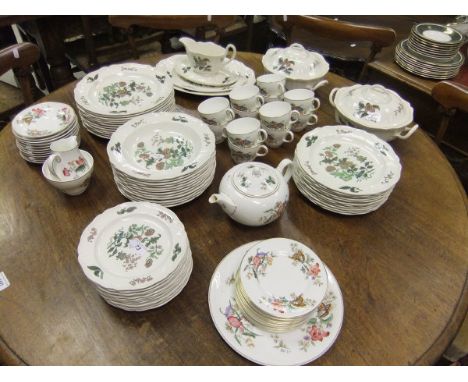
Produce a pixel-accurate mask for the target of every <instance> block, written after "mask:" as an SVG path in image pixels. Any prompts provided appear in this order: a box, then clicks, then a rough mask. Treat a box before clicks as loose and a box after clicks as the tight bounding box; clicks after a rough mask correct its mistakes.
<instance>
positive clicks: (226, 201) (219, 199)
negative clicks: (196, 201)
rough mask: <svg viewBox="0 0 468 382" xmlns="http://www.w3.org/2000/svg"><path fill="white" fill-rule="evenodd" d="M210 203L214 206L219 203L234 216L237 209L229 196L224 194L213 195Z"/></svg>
mask: <svg viewBox="0 0 468 382" xmlns="http://www.w3.org/2000/svg"><path fill="white" fill-rule="evenodd" d="M208 201H209V202H210V203H212V204H213V203H218V204H219V205H220V206H221V207H222V208H223V210H224V211H225V212H226V213H228V214H233V213H234V212H235V211H236V208H237V207H236V205H235V204H234V202H233V201H232V199H231V198H230V197H229V196H227V195H225V194H222V193H219V194H213V195H211V196H210V198H209V199H208Z"/></svg>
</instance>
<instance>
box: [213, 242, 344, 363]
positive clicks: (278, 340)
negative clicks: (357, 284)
mask: <svg viewBox="0 0 468 382" xmlns="http://www.w3.org/2000/svg"><path fill="white" fill-rule="evenodd" d="M277 243H280V244H281V245H282V246H283V245H286V246H289V247H288V251H287V252H288V253H289V256H290V257H286V256H283V252H282V251H280V250H279V249H278V248H276V244H277ZM270 244H271V245H273V246H274V248H273V247H271V248H270V247H268V248H265V249H267V250H268V251H270V250H272V253H270V257H271V259H272V260H271V262H270V263H268V261H267V262H266V263H265V261H264V260H263V261H262V259H258V257H255V256H257V253H258V251H257V250H258V249H260V251H263V246H264V245H267V246H268V245H270ZM292 246H297V247H295V249H292ZM301 248H302V249H301ZM249 253H251V254H249ZM250 256H253V257H254V259H256V260H253V259H252V263H253V264H257V265H258V269H260V272H259V273H257V275H258V277H259V285H258V286H257V289H258V288H261V287H263V286H266V287H267V289H268V290H269V291H272V290H273V289H276V288H283V289H284V290H286V289H288V285H287V284H288V282H287V281H289V279H288V278H286V277H279V279H280V282H279V285H278V286H275V285H271V284H270V283H269V281H271V280H272V277H275V278H278V275H276V276H275V275H274V274H273V273H276V271H279V268H278V269H276V271H275V270H274V269H273V267H276V266H277V264H276V262H277V260H278V261H280V262H284V261H286V263H287V262H288V261H289V264H287V268H288V269H289V271H291V272H293V273H294V274H295V273H297V272H299V276H300V277H299V279H300V278H301V277H302V279H303V280H306V281H307V282H308V283H310V284H312V285H313V286H314V287H317V288H319V289H320V295H322V293H323V298H322V299H321V300H320V302H318V303H317V306H316V308H314V309H313V310H312V311H310V312H309V313H308V315H307V320H306V321H305V322H304V323H303V324H301V325H300V326H299V327H296V328H292V329H291V330H289V331H287V332H273V331H271V330H267V329H265V328H264V325H258V324H257V323H255V322H253V321H250V320H249V319H248V318H247V316H246V315H245V314H244V311H243V310H242V309H241V307H240V304H239V301H238V299H237V292H236V275H237V274H238V272H239V271H242V269H243V267H242V263H244V261H245V259H246V257H247V263H246V264H248V259H249V257H250ZM307 256H308V257H307ZM260 257H263V256H260ZM312 258H313V260H314V261H313V262H311V264H308V262H307V260H310V259H312ZM257 259H258V260H257ZM317 259H318V257H317V255H316V254H314V253H313V252H312V250H311V249H309V248H307V247H305V246H304V245H303V244H301V243H298V242H296V241H293V240H289V239H282V238H276V239H270V240H265V241H263V242H252V243H248V244H245V245H243V246H241V247H239V248H236V249H235V250H233V251H232V252H231V253H229V254H228V255H227V256H225V257H224V259H223V260H222V261H221V263H220V264H219V265H218V267H217V268H216V270H215V271H214V273H213V277H212V279H211V283H210V289H209V291H208V303H209V308H210V313H211V318H212V319H213V322H214V324H215V326H216V329H217V330H218V332H219V333H220V335H221V337H222V338H223V340H224V341H226V343H227V344H228V345H229V346H231V347H232V348H233V349H234V350H235V351H236V352H237V353H239V354H240V355H242V356H243V357H245V358H247V359H249V360H251V361H252V362H255V363H258V364H262V365H303V364H306V363H309V362H312V361H314V360H315V359H317V358H319V357H320V356H322V355H323V354H325V352H327V351H328V350H329V349H330V348H331V346H332V345H333V344H334V343H335V341H336V339H337V338H338V335H339V333H340V330H341V325H342V323H343V315H344V306H343V297H342V294H341V290H340V287H339V285H338V282H337V280H336V278H335V277H334V275H333V273H332V272H331V271H330V269H329V268H327V266H326V265H324V264H320V263H319V265H318V266H317V265H316V264H317V261H316V260H317ZM263 264H266V268H265V269H264V270H263V268H262V267H263ZM244 266H245V265H244ZM291 267H293V268H294V269H291ZM319 269H320V270H321V271H320V272H319V271H318V270H319ZM249 270H250V271H252V268H247V270H246V272H248V271H249ZM270 273H272V274H270ZM252 274H253V273H252ZM288 275H289V273H288ZM319 276H320V277H319ZM264 279H265V280H264ZM267 279H268V280H269V281H267ZM251 280H252V281H254V282H256V279H255V278H253V279H251ZM318 282H320V283H322V285H321V286H319V285H318ZM314 283H316V285H314ZM292 286H293V285H292V284H291V285H290V286H289V289H288V292H289V293H297V291H296V292H294V291H292V292H291V287H292ZM297 286H298V285H297V284H294V287H297ZM323 287H325V292H323V290H322V288H323ZM306 289H309V288H308V287H306ZM319 289H317V291H318V290H319ZM284 290H281V291H279V290H274V292H275V293H277V292H283V291H284ZM265 291H266V290H265ZM270 297H271V296H270ZM283 297H284V298H281V299H279V300H280V301H278V303H277V304H276V303H275V304H272V303H271V302H273V300H272V301H271V302H268V303H267V305H263V304H262V302H260V301H257V304H258V305H260V306H262V308H263V309H268V310H270V311H271V312H272V314H274V315H278V314H281V315H282V313H280V311H284V312H288V314H291V313H292V312H294V311H295V310H296V309H297V310H298V311H299V310H301V311H303V310H304V309H305V310H307V311H309V308H308V307H304V305H305V306H307V301H304V300H302V301H301V300H300V299H299V298H296V299H293V300H292V301H289V303H288V302H287V301H286V300H288V299H289V300H291V296H290V295H288V296H283ZM296 297H297V296H296ZM317 298H320V297H317ZM267 300H268V297H267Z"/></svg>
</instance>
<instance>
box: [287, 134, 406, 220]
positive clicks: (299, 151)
mask: <svg viewBox="0 0 468 382" xmlns="http://www.w3.org/2000/svg"><path fill="white" fill-rule="evenodd" d="M400 174H401V165H400V160H399V158H398V156H397V155H396V154H395V152H394V151H393V149H392V148H391V146H390V145H389V144H388V143H386V142H385V141H383V140H381V139H380V138H378V137H376V136H375V135H373V134H370V133H368V132H365V131H363V130H359V129H355V128H352V127H348V126H324V127H320V128H316V129H314V130H313V131H310V132H308V133H306V134H304V135H303V136H302V138H301V140H300V141H299V143H298V144H297V147H296V151H295V155H294V171H293V178H294V181H295V183H296V186H297V188H298V189H299V191H300V192H301V193H302V194H303V195H304V196H305V197H306V198H308V199H309V200H310V201H311V202H312V203H314V204H317V205H318V206H320V207H322V208H324V209H327V210H329V211H332V212H336V213H339V214H343V215H361V214H366V213H369V212H371V211H375V210H376V209H378V208H379V207H380V206H381V205H382V204H384V203H385V202H386V201H387V199H388V198H389V196H390V194H391V193H392V191H393V188H394V187H395V185H396V183H397V182H398V180H399V179H400Z"/></svg>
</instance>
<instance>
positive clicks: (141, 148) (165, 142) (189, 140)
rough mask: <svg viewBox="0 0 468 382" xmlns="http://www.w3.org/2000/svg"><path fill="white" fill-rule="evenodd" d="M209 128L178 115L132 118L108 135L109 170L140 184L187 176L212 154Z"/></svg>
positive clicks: (185, 116)
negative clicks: (142, 181) (140, 181)
mask: <svg viewBox="0 0 468 382" xmlns="http://www.w3.org/2000/svg"><path fill="white" fill-rule="evenodd" d="M215 144H216V143H215V138H214V134H213V132H212V131H211V130H210V128H209V127H208V126H207V125H206V124H205V123H204V122H202V121H201V120H199V119H198V118H195V117H192V116H190V115H188V114H182V113H155V114H148V115H145V116H142V117H137V118H133V119H131V120H130V121H128V122H127V123H125V124H123V125H122V126H121V127H119V128H118V129H117V131H116V132H115V133H114V134H112V137H111V139H110V141H109V144H108V145H107V154H108V155H109V159H110V162H111V164H112V166H114V167H116V168H117V169H118V170H119V171H122V172H124V173H127V174H130V175H131V176H132V177H133V178H137V179H141V180H164V179H170V178H174V177H176V176H180V175H188V174H190V173H192V172H194V171H195V170H196V169H197V168H198V167H199V166H201V165H203V164H204V163H205V162H206V161H207V160H209V159H210V158H211V156H212V153H213V152H215V151H216V148H215Z"/></svg>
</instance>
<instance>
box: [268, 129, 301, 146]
mask: <svg viewBox="0 0 468 382" xmlns="http://www.w3.org/2000/svg"><path fill="white" fill-rule="evenodd" d="M267 131H268V138H267V140H266V142H265V143H266V145H267V146H268V147H270V148H272V149H276V148H278V147H280V146H282V145H283V143H291V142H292V141H293V140H294V133H293V132H292V131H290V130H289V131H286V130H268V129H267Z"/></svg>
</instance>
